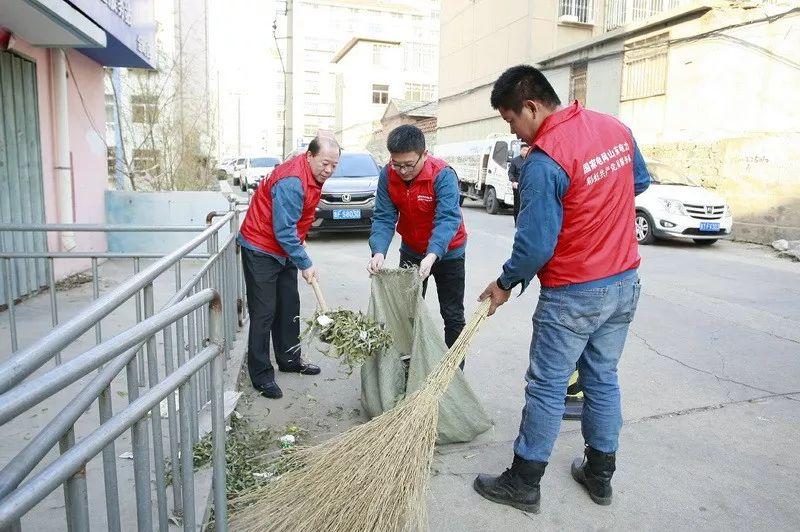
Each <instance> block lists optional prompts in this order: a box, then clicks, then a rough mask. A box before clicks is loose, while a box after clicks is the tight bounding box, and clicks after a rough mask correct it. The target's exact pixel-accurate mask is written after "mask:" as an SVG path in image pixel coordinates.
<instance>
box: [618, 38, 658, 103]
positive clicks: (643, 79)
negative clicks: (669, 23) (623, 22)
mask: <svg viewBox="0 0 800 532" xmlns="http://www.w3.org/2000/svg"><path fill="white" fill-rule="evenodd" d="M667 51H668V34H666V33H663V34H661V35H656V36H654V37H648V38H647V39H642V40H639V41H636V42H633V43H630V44H626V45H625V55H624V59H623V68H622V100H623V101H625V100H634V99H637V98H649V97H651V96H659V95H661V94H664V93H665V92H666V90H667Z"/></svg>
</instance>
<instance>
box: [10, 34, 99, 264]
mask: <svg viewBox="0 0 800 532" xmlns="http://www.w3.org/2000/svg"><path fill="white" fill-rule="evenodd" d="M15 50H16V51H18V52H19V53H21V54H23V55H25V56H27V57H28V58H29V59H31V60H33V61H34V62H35V63H36V77H37V87H38V100H39V131H40V134H41V142H42V174H43V181H44V203H45V218H46V221H47V223H58V222H59V216H58V202H57V199H56V198H57V191H58V189H57V184H56V181H55V171H54V164H55V162H54V160H55V145H54V142H55V131H54V129H53V127H54V120H53V112H54V105H53V98H52V94H53V83H52V77H53V75H52V63H51V52H50V50H48V49H45V48H36V47H33V46H30V45H29V44H28V43H26V42H24V41H22V40H21V39H19V40H17V43H16V44H15ZM67 58H68V59H69V64H70V65H71V66H72V75H74V78H73V77H72V75H70V77H69V79H68V80H67V91H68V104H67V105H68V108H69V142H70V152H71V153H72V173H73V188H74V194H73V202H74V204H75V221H76V222H77V223H104V222H105V200H104V193H105V190H106V188H107V186H108V177H107V175H108V174H107V170H106V168H107V167H106V146H105V140H104V138H103V137H102V136H100V135H98V133H100V134H102V133H103V132H104V131H105V88H104V84H103V76H104V71H103V67H102V66H100V65H99V64H97V63H95V62H94V61H92V60H91V59H89V58H87V57H85V56H83V55H82V54H80V53H78V52H75V51H74V50H67ZM76 83H77V86H78V87H79V88H80V95H82V96H83V103H82V102H81V97H80V95H79V93H78V90H77V89H76ZM84 105H85V109H84ZM89 117H91V120H90V119H89ZM92 122H93V123H94V126H95V127H96V128H97V130H98V132H95V130H94V128H93V126H92ZM75 235H76V241H77V243H78V246H77V247H76V248H75V250H76V251H104V250H106V238H105V235H104V234H103V233H76V234H75ZM48 247H49V249H50V251H61V245H60V242H59V238H58V235H57V234H56V233H52V234H50V235H49V236H48ZM89 265H90V263H89V261H88V260H78V259H69V260H60V261H56V275H57V277H63V276H65V275H67V274H69V273H73V272H76V271H81V270H85V269H86V268H88V267H89Z"/></svg>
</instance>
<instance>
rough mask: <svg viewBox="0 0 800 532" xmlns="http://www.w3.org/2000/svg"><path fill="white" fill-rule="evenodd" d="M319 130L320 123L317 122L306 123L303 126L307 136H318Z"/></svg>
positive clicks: (304, 133)
mask: <svg viewBox="0 0 800 532" xmlns="http://www.w3.org/2000/svg"><path fill="white" fill-rule="evenodd" d="M318 131H319V125H317V124H306V125H305V127H304V128H303V135H305V136H306V137H316V136H317V132H318Z"/></svg>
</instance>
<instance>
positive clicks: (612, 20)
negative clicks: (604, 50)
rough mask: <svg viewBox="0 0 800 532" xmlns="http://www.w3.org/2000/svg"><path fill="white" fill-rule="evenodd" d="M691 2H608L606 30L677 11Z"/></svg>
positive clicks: (683, 0)
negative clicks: (663, 12) (673, 10)
mask: <svg viewBox="0 0 800 532" xmlns="http://www.w3.org/2000/svg"><path fill="white" fill-rule="evenodd" d="M690 1H691V0H608V1H607V2H606V7H605V30H606V31H612V30H614V29H616V28H619V27H621V26H624V25H625V24H630V23H631V22H636V21H637V20H643V19H646V18H650V17H652V16H653V15H657V14H659V13H661V12H662V11H667V10H670V9H675V8H676V7H678V6H680V5H683V4H687V3H689V2H690Z"/></svg>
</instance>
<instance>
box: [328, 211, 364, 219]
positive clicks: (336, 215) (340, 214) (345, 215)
mask: <svg viewBox="0 0 800 532" xmlns="http://www.w3.org/2000/svg"><path fill="white" fill-rule="evenodd" d="M359 218H361V209H334V210H333V219H334V220H358V219H359Z"/></svg>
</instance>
